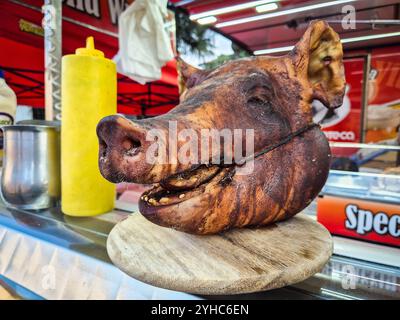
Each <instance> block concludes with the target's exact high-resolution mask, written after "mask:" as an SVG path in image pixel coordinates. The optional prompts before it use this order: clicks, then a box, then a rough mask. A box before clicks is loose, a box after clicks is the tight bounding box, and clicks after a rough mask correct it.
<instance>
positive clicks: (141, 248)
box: [107, 214, 333, 295]
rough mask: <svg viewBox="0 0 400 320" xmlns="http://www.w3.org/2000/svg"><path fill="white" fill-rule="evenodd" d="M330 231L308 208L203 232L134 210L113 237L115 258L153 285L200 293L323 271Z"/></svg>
mask: <svg viewBox="0 0 400 320" xmlns="http://www.w3.org/2000/svg"><path fill="white" fill-rule="evenodd" d="M332 250H333V242H332V238H331V236H330V234H329V232H328V231H327V230H326V229H325V228H324V227H323V226H322V225H321V224H319V223H318V222H315V221H313V220H311V219H310V218H308V217H306V216H305V215H304V214H299V215H297V216H295V217H293V218H291V219H289V220H287V221H284V222H279V223H276V224H273V225H271V226H267V227H263V228H257V229H256V228H254V229H249V228H245V229H234V230H230V231H228V232H225V233H223V234H219V235H209V236H197V235H191V234H187V233H183V232H179V231H176V230H172V229H168V228H163V227H160V226H157V225H155V224H153V223H151V222H149V221H147V220H146V219H145V218H144V217H143V216H142V215H141V214H132V215H131V216H129V217H128V218H127V219H125V220H123V221H121V222H119V223H118V224H117V225H116V226H115V227H114V228H113V230H112V231H111V233H110V235H109V237H108V240H107V251H108V254H109V256H110V258H111V260H112V261H113V263H114V264H115V265H116V266H117V267H118V268H120V269H121V270H123V271H124V272H125V273H127V274H128V275H130V276H132V277H133V278H135V279H138V280H140V281H143V282H146V283H149V284H151V285H154V286H157V287H162V288H166V289H170V290H176V291H184V292H190V293H195V294H204V295H211V294H238V293H249V292H256V291H263V290H269V289H274V288H280V287H283V286H286V285H289V284H293V283H296V282H299V281H302V280H304V279H307V278H308V277H310V276H312V275H313V274H315V273H316V272H318V271H320V270H321V269H322V268H323V267H324V265H325V264H326V262H327V261H328V259H329V257H330V256H331V255H332Z"/></svg>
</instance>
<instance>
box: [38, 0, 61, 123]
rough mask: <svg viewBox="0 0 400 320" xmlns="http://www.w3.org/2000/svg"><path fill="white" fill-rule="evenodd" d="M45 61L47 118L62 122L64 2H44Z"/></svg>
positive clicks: (53, 0)
mask: <svg viewBox="0 0 400 320" xmlns="http://www.w3.org/2000/svg"><path fill="white" fill-rule="evenodd" d="M42 12H43V14H44V17H43V29H44V57H45V58H44V61H45V73H44V75H45V79H44V88H45V118H46V120H61V15H62V1H60V0H44V5H43V7H42Z"/></svg>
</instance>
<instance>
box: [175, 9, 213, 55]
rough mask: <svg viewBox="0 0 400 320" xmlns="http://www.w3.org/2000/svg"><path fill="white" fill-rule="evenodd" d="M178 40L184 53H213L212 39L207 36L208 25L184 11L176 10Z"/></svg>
mask: <svg viewBox="0 0 400 320" xmlns="http://www.w3.org/2000/svg"><path fill="white" fill-rule="evenodd" d="M175 19H176V42H177V48H178V51H179V52H180V53H182V54H187V53H189V52H191V53H193V54H197V55H198V56H199V57H201V56H205V55H209V54H211V53H212V49H213V48H214V45H213V43H212V39H210V38H208V37H207V36H206V32H207V30H208V27H207V26H201V25H199V24H197V23H195V22H193V21H192V20H190V19H189V17H188V16H187V15H186V14H185V13H183V12H179V11H176V12H175Z"/></svg>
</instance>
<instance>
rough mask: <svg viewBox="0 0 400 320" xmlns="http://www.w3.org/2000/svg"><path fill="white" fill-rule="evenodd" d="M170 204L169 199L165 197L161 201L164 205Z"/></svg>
mask: <svg viewBox="0 0 400 320" xmlns="http://www.w3.org/2000/svg"><path fill="white" fill-rule="evenodd" d="M168 202H169V198H165V197H163V198H161V199H160V203H162V204H165V203H168Z"/></svg>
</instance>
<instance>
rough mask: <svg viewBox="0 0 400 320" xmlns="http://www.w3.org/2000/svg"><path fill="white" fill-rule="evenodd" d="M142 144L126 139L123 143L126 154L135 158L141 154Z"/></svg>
mask: <svg viewBox="0 0 400 320" xmlns="http://www.w3.org/2000/svg"><path fill="white" fill-rule="evenodd" d="M141 145H142V144H141V143H140V141H139V140H135V139H132V138H126V139H125V140H124V141H123V142H122V147H123V148H124V150H125V154H126V155H127V156H128V157H133V156H134V155H136V154H138V153H139V148H140V147H141Z"/></svg>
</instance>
